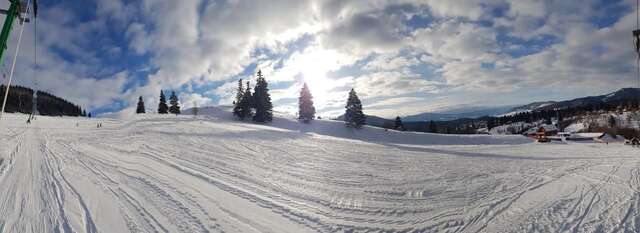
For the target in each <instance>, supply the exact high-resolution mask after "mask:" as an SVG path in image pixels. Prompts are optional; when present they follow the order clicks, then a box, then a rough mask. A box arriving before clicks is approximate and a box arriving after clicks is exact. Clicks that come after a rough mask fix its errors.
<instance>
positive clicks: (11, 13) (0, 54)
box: [0, 0, 20, 64]
mask: <svg viewBox="0 0 640 233" xmlns="http://www.w3.org/2000/svg"><path fill="white" fill-rule="evenodd" d="M10 1H11V6H9V10H8V11H7V18H6V19H5V20H4V25H3V26H2V33H0V64H2V60H3V59H4V52H5V51H7V41H8V40H9V34H11V29H12V28H13V22H14V21H15V19H16V17H17V16H18V11H19V9H20V3H19V2H20V0H10Z"/></svg>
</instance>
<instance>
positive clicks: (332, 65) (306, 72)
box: [298, 50, 336, 108]
mask: <svg viewBox="0 0 640 233" xmlns="http://www.w3.org/2000/svg"><path fill="white" fill-rule="evenodd" d="M335 59H336V57H335V56H334V54H333V53H332V52H331V51H328V50H314V51H312V52H310V53H305V54H304V55H303V56H301V57H300V58H299V60H298V62H299V64H298V65H299V66H298V67H299V71H300V73H301V74H302V78H303V82H305V83H307V86H308V87H309V89H310V90H311V94H312V95H313V98H314V103H315V104H316V105H323V104H324V103H326V102H327V101H328V100H329V99H330V98H331V94H332V93H331V90H332V89H333V88H334V87H335V83H334V80H332V79H330V78H328V77H327V74H328V73H329V72H330V71H332V70H335V69H336V61H335ZM301 85H302V84H301ZM316 108H318V106H316Z"/></svg>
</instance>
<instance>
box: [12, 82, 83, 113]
mask: <svg viewBox="0 0 640 233" xmlns="http://www.w3.org/2000/svg"><path fill="white" fill-rule="evenodd" d="M4 90H5V86H4V85H0V107H1V106H2V101H3V99H4ZM33 93H34V91H33V90H32V89H31V88H28V87H21V86H13V85H12V86H11V89H9V97H8V98H7V106H6V108H5V112H12V113H15V112H19V113H25V114H31V113H32V111H33ZM37 94H38V105H37V106H38V113H39V114H40V115H44V116H86V115H87V114H86V112H85V111H84V110H83V109H82V108H81V107H80V106H78V105H76V104H74V103H71V102H69V101H67V100H65V99H63V98H60V97H57V96H55V95H52V94H50V93H47V92H43V91H38V92H37Z"/></svg>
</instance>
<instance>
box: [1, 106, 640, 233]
mask: <svg viewBox="0 0 640 233" xmlns="http://www.w3.org/2000/svg"><path fill="white" fill-rule="evenodd" d="M206 111H208V110H207V109H200V114H203V115H205V116H197V117H194V116H177V117H176V116H172V115H165V116H159V115H153V114H148V115H144V116H140V115H139V116H132V117H129V118H124V119H117V120H116V119H84V118H58V117H39V119H37V120H36V121H34V122H33V123H32V124H31V125H28V126H26V124H25V120H26V116H24V115H13V114H9V115H6V116H7V117H6V118H3V119H2V121H0V161H2V162H0V232H380V231H384V232H393V231H395V232H557V231H575V232H596V231H597V232H612V231H623V232H634V231H638V230H640V229H638V225H637V224H636V223H637V222H640V215H638V212H639V210H638V208H639V206H638V203H640V196H639V195H637V193H638V192H639V190H640V157H639V153H640V152H638V151H639V150H638V149H635V148H631V147H627V146H622V145H613V144H610V145H608V146H606V145H604V144H602V145H600V144H567V145H564V144H563V145H560V144H547V145H543V144H534V143H524V144H523V142H526V141H522V139H521V138H520V137H517V136H509V137H495V136H469V137H461V136H443V135H432V134H417V133H402V132H385V131H384V130H382V129H377V128H368V127H365V128H363V129H362V130H352V129H346V128H345V127H344V126H343V125H342V123H340V122H333V121H315V122H313V123H312V124H309V125H303V124H298V123H297V122H295V121H294V120H289V119H285V118H276V120H275V121H274V122H273V123H271V124H269V125H259V124H253V123H245V122H238V121H235V120H233V119H231V118H230V117H229V115H228V113H227V112H226V111H225V110H224V109H223V110H220V109H214V108H212V109H210V112H209V113H207V112H206ZM205 113H206V114H205ZM97 123H102V125H103V127H102V128H96V124H97ZM471 142H473V143H481V144H486V145H477V144H476V145H473V143H471Z"/></svg>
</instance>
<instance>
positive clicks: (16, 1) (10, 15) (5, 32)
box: [0, 0, 37, 119]
mask: <svg viewBox="0 0 640 233" xmlns="http://www.w3.org/2000/svg"><path fill="white" fill-rule="evenodd" d="M9 2H11V5H10V6H9V10H7V11H3V10H1V11H0V13H4V14H6V15H7V18H5V20H4V25H3V27H2V32H1V33H0V64H1V62H2V59H3V58H4V52H5V51H6V50H7V42H8V40H9V34H11V29H12V28H13V23H14V21H15V19H16V18H19V19H20V21H19V22H20V25H22V26H21V27H20V35H19V36H18V45H17V47H16V52H15V55H14V57H13V63H12V64H11V73H10V74H9V82H8V83H7V85H6V86H5V90H4V98H3V100H2V109H1V110H0V119H2V114H3V113H4V108H5V107H6V105H7V98H9V88H10V87H11V78H12V77H13V71H14V69H15V66H16V59H17V58H18V51H19V50H20V41H21V39H22V32H23V31H24V25H23V23H28V22H29V18H26V17H23V16H21V15H20V14H21V13H25V14H26V13H27V12H28V11H29V4H30V3H31V0H27V2H26V4H22V3H21V2H20V0H9ZM35 5H36V3H35V2H34V14H35V12H36V11H35V9H37V7H35Z"/></svg>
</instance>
